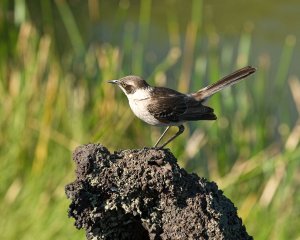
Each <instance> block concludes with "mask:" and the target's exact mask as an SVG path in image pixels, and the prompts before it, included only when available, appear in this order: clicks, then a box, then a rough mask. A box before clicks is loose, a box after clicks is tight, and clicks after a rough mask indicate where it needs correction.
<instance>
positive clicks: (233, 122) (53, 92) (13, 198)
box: [0, 0, 300, 239]
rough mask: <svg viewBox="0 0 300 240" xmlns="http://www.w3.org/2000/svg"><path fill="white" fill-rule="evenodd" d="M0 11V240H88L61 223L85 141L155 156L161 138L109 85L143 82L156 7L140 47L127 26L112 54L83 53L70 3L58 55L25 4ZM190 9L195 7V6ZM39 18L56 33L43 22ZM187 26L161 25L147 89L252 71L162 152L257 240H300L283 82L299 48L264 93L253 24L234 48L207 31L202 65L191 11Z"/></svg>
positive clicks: (294, 146)
mask: <svg viewBox="0 0 300 240" xmlns="http://www.w3.org/2000/svg"><path fill="white" fill-rule="evenodd" d="M1 4H2V9H3V10H2V14H0V20H2V21H0V22H1V23H0V35H1V39H0V43H1V44H0V48H1V51H0V63H1V64H0V101H1V105H0V116H1V118H0V129H1V135H0V167H1V174H0V182H1V185H0V213H1V219H0V238H1V239H83V238H84V232H83V231H80V232H79V231H77V230H76V229H75V228H74V227H73V219H68V218H67V208H68V204H69V201H68V200H67V199H66V197H65V194H64V186H65V185H66V184H67V183H69V182H70V181H72V180H73V179H74V165H73V162H72V161H71V153H72V151H73V150H74V148H75V147H76V146H78V145H80V144H84V143H88V142H101V143H103V144H104V145H105V146H107V147H109V149H110V150H112V151H113V150H115V149H120V148H139V147H143V146H150V145H152V144H153V143H154V142H155V140H156V139H157V137H158V136H159V134H160V131H161V129H159V128H152V127H149V126H147V125H146V124H144V123H142V122H141V121H139V120H138V119H136V118H135V117H134V116H133V114H132V113H131V111H130V110H129V107H128V105H127V100H126V99H125V97H124V96H123V94H122V93H121V92H120V91H118V90H117V89H114V88H112V86H110V85H108V84H106V80H109V79H113V78H117V77H120V76H123V75H124V74H127V73H131V72H134V73H135V74H141V75H143V72H144V71H145V69H146V64H147V63H146V61H145V60H144V59H145V55H146V53H147V52H146V46H147V36H148V34H149V26H150V25H151V22H152V18H151V8H150V7H149V6H151V5H152V1H151V0H148V1H143V3H142V5H141V6H140V17H139V27H138V29H137V30H138V34H137V37H136V38H135V37H133V36H132V33H133V32H134V31H135V30H136V29H133V26H130V25H128V26H125V31H124V36H123V39H122V40H121V41H120V45H115V46H112V45H110V44H108V43H106V44H102V45H97V44H94V43H91V44H89V45H86V44H85V43H84V40H83V38H82V36H81V31H80V29H79V28H78V26H77V24H78V23H77V21H76V18H75V17H74V14H73V13H72V11H71V9H70V7H69V5H68V4H67V2H65V1H55V6H56V8H57V13H58V14H59V16H60V17H61V19H62V22H63V24H64V26H65V28H66V29H67V31H66V34H67V35H66V36H65V37H66V38H68V39H69V41H70V49H71V50H70V51H68V52H67V53H65V54H63V56H62V55H60V54H59V53H58V51H57V48H58V46H57V45H58V43H57V39H56V38H55V35H54V34H53V29H52V30H50V31H49V32H47V31H45V33H41V32H40V31H37V28H36V27H35V25H34V24H33V22H32V21H31V20H30V17H29V14H28V9H27V8H28V6H27V5H26V4H25V1H20V0H19V1H15V6H14V7H12V6H10V5H9V1H3V2H2V3H1ZM44 4H45V6H48V5H47V4H49V1H45V2H44ZM192 4H193V8H192V9H201V8H202V2H201V1H196V0H195V1H193V3H192ZM119 8H120V7H119ZM9 11H11V13H13V14H15V19H14V20H13V19H11V18H9V17H8V16H9V14H8V13H9ZM117 11H119V12H120V13H121V12H122V14H123V15H122V16H124V15H125V17H126V13H125V12H124V11H123V10H122V9H118V10H117ZM43 16H44V17H45V19H44V21H45V22H48V23H49V22H50V23H52V22H53V19H52V18H53V17H51V16H52V15H51V14H50V13H49V12H48V15H46V14H44V15H43ZM1 18H2V19H1ZM187 20H188V21H187V26H186V30H185V31H186V32H185V33H184V34H183V37H182V35H181V33H180V31H179V29H180V26H179V23H178V22H179V19H178V17H177V15H176V14H172V13H168V14H167V16H166V21H167V22H166V24H167V27H168V31H169V32H168V33H169V36H170V37H169V40H170V41H169V49H168V52H167V54H166V55H165V57H163V58H162V59H159V61H157V62H155V67H154V68H153V70H152V71H151V73H150V77H149V79H150V81H151V83H153V84H154V83H155V84H158V85H164V84H166V82H165V80H166V76H169V75H172V76H173V75H175V76H178V79H176V82H168V85H173V86H174V87H176V88H177V89H180V90H182V91H186V92H188V91H192V90H197V89H199V88H200V87H201V86H203V85H204V83H203V82H205V81H207V80H206V79H209V82H213V81H216V80H217V79H218V78H220V77H221V76H223V75H225V74H228V73H229V72H230V71H232V70H234V69H236V68H238V67H242V66H244V65H247V64H250V62H249V59H251V64H253V65H255V66H257V68H258V72H257V73H256V74H255V76H253V77H251V80H250V79H249V81H245V82H243V83H241V84H239V86H238V87H235V88H232V89H229V90H226V91H224V92H223V93H221V94H218V95H216V96H214V97H213V98H212V99H211V100H210V101H209V103H208V104H209V105H210V106H212V107H214V109H215V111H216V113H217V114H218V116H219V119H218V121H216V122H213V123H211V122H198V123H192V124H187V130H186V132H185V133H184V134H183V135H182V136H181V137H179V138H178V139H176V140H175V141H174V142H172V143H171V144H170V146H169V147H170V148H171V149H172V152H173V153H174V154H175V156H176V157H177V158H178V159H179V161H180V165H181V166H182V167H185V168H186V169H187V170H188V171H190V172H196V173H198V174H199V175H201V176H206V177H207V178H208V179H209V180H212V181H216V182H217V183H218V185H219V187H220V188H221V189H222V190H224V192H225V195H226V196H228V197H229V198H230V199H231V200H232V201H233V202H234V204H235V205H236V206H237V207H238V209H239V215H240V216H241V217H242V219H243V221H244V224H245V225H246V228H247V230H248V232H249V234H251V235H253V236H254V238H255V239H297V238H300V235H299V230H298V229H299V227H300V218H299V215H300V195H299V191H298V189H299V185H300V182H299V170H300V166H299V165H300V163H299V159H300V150H299V147H298V145H299V144H298V143H299V137H300V134H299V125H300V123H299V120H298V121H297V118H298V115H299V113H300V100H299V92H300V82H299V77H297V76H290V75H289V71H288V68H289V65H290V63H291V58H292V53H293V49H294V47H295V44H296V43H295V39H294V38H293V36H287V39H286V42H285V43H284V46H283V48H282V57H281V59H280V61H279V63H278V66H276V68H277V72H276V73H275V74H276V76H275V82H274V83H273V85H272V86H271V88H272V92H270V91H269V90H268V87H267V86H268V85H267V84H266V83H269V82H270V81H269V76H270V68H269V63H268V60H266V59H265V57H264V56H263V55H262V56H251V52H252V51H251V49H252V48H251V47H252V44H251V37H252V28H253V27H252V26H251V25H246V26H245V29H244V31H243V32H241V35H240V40H239V45H238V46H234V45H231V44H221V43H220V42H221V41H222V36H219V35H218V34H217V33H215V32H214V31H213V29H211V30H210V31H209V33H208V36H209V38H208V50H207V51H206V53H207V54H206V55H202V54H197V53H198V52H199V51H198V50H197V49H199V48H201V46H202V45H201V42H202V34H203V32H202V31H200V28H201V24H202V23H201V11H195V10H194V11H192V12H191V14H190V17H189V18H188V19H187ZM50 26H52V27H53V28H54V25H50ZM137 42H139V43H140V44H137ZM133 50H134V51H133ZM235 51H237V53H235ZM271 63H272V62H271ZM191 79H197V81H191ZM200 81H201V82H202V83H203V85H201V82H200ZM205 83H208V82H205ZM287 87H289V88H287ZM282 89H284V91H283V90H282ZM297 90H299V91H297ZM272 94H274V95H272ZM268 96H269V97H268ZM274 99H276V101H274ZM297 109H298V113H297ZM296 113H297V114H296Z"/></svg>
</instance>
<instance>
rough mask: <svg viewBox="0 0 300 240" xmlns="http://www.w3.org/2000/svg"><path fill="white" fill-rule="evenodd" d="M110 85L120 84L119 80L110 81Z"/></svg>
mask: <svg viewBox="0 0 300 240" xmlns="http://www.w3.org/2000/svg"><path fill="white" fill-rule="evenodd" d="M108 83H112V84H119V80H110V81H108Z"/></svg>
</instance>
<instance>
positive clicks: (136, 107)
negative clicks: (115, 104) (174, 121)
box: [129, 99, 164, 126]
mask: <svg viewBox="0 0 300 240" xmlns="http://www.w3.org/2000/svg"><path fill="white" fill-rule="evenodd" d="M148 101H149V99H144V100H129V105H130V108H131V110H132V111H133V113H134V114H135V115H136V116H137V117H138V118H139V119H141V120H143V121H144V122H146V123H148V124H150V125H154V126H162V125H164V124H160V122H159V121H158V120H157V119H156V118H155V117H153V116H152V115H151V114H150V113H149V111H148V109H147V106H148Z"/></svg>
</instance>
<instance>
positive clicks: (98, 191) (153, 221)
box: [66, 144, 252, 239]
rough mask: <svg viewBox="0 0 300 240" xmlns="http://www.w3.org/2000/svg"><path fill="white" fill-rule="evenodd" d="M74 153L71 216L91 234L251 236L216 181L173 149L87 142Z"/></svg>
mask: <svg viewBox="0 0 300 240" xmlns="http://www.w3.org/2000/svg"><path fill="white" fill-rule="evenodd" d="M73 158H74V161H75V162H76V166H77V169H76V175H77V177H76V180H75V181H74V182H73V183H70V184H68V185H67V186H66V194H67V196H68V198H70V199H71V200H72V203H71V205H70V208H69V216H70V217H73V218H74V219H75V226H76V227H77V228H83V229H85V231H86V236H87V238H88V239H252V237H250V236H249V235H248V234H247V232H246V229H245V227H244V226H243V224H242V220H241V219H240V218H239V217H238V216H237V211H236V208H235V207H234V205H233V204H232V202H231V201H230V200H229V199H228V198H226V197H225V196H224V195H223V194H222V191H221V190H218V187H217V185H216V184H215V183H214V182H208V181H207V180H206V179H204V178H199V177H198V176H197V175H195V174H188V173H187V172H186V171H185V170H184V169H181V168H180V167H179V166H178V165H177V161H176V159H175V157H174V156H173V155H172V153H171V152H169V150H165V149H164V150H157V149H140V150H123V151H119V152H115V153H113V154H111V153H110V152H109V151H108V150H107V149H106V148H105V147H103V146H102V145H99V144H98V145H97V144H88V145H84V146H80V147H78V148H77V149H76V150H75V152H74V154H73Z"/></svg>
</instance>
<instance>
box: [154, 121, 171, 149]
mask: <svg viewBox="0 0 300 240" xmlns="http://www.w3.org/2000/svg"><path fill="white" fill-rule="evenodd" d="M170 127H171V126H167V128H166V130H165V131H164V132H163V134H162V135H161V136H160V137H159V139H158V140H157V142H156V143H155V145H154V147H155V148H156V147H157V145H158V144H159V142H160V141H161V139H162V138H163V137H164V136H165V134H166V132H167V131H168V130H169V129H170Z"/></svg>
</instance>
